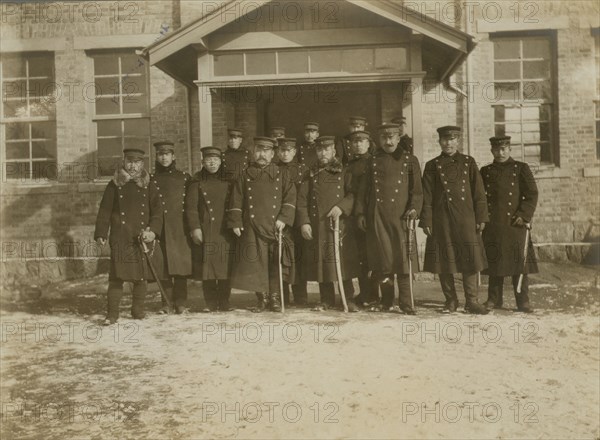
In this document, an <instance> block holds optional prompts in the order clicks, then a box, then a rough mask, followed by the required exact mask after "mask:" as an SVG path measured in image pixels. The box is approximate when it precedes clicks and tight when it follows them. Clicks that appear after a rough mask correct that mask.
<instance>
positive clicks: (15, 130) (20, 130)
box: [5, 122, 29, 141]
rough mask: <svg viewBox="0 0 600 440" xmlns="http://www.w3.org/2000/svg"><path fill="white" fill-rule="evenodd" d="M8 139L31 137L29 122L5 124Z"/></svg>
mask: <svg viewBox="0 0 600 440" xmlns="http://www.w3.org/2000/svg"><path fill="white" fill-rule="evenodd" d="M5 127H6V140H7V141H10V140H24V139H29V123H27V122H11V123H8V124H6V125H5Z"/></svg>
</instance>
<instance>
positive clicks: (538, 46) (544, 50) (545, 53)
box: [523, 38, 550, 60]
mask: <svg viewBox="0 0 600 440" xmlns="http://www.w3.org/2000/svg"><path fill="white" fill-rule="evenodd" d="M523 58H544V59H546V60H548V59H550V40H549V39H547V38H523Z"/></svg>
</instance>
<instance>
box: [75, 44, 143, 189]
mask: <svg viewBox="0 0 600 440" xmlns="http://www.w3.org/2000/svg"><path fill="white" fill-rule="evenodd" d="M136 50H137V48H135V47H131V48H122V47H119V48H110V49H98V50H88V51H86V53H87V56H88V60H89V64H90V70H91V77H92V81H93V82H94V84H95V83H96V78H110V77H115V75H104V74H103V75H96V71H95V65H94V59H95V57H97V56H106V55H113V56H118V57H119V58H118V60H119V61H118V66H119V71H118V76H117V78H118V82H119V95H118V96H119V97H120V99H119V111H120V112H121V113H119V114H116V113H114V114H98V113H97V112H96V100H97V99H98V98H99V97H102V98H106V97H110V96H114V95H106V94H102V95H96V93H95V91H94V99H93V100H91V101H92V102H90V103H89V104H90V107H89V108H90V114H91V115H92V118H91V121H92V126H93V129H92V130H91V134H92V136H91V140H90V141H91V142H92V146H93V147H92V148H93V151H94V161H95V176H94V180H96V181H100V182H104V181H108V180H110V179H111V178H112V175H102V174H100V155H99V154H98V153H99V148H98V147H99V143H98V140H99V135H98V122H102V121H118V122H120V123H121V136H120V139H121V147H122V148H124V147H125V140H126V139H127V138H128V136H126V135H125V128H124V125H125V122H126V121H128V120H130V121H131V120H147V121H148V122H149V131H148V135H147V145H146V147H147V149H146V153H147V158H148V163H147V164H146V170H149V166H150V165H151V163H152V162H151V161H152V145H151V142H152V118H151V113H152V108H151V97H150V93H151V90H150V66H149V64H148V62H147V61H146V60H144V62H143V64H142V65H140V68H143V69H145V84H144V86H145V89H146V93H145V96H144V98H145V111H143V112H138V113H122V111H123V100H124V99H125V97H127V96H130V95H128V94H124V93H122V92H123V89H122V84H123V79H122V78H123V77H125V78H126V77H128V76H129V73H127V72H123V71H122V55H135V56H137V57H138V59H141V57H140V56H139V55H137V54H136ZM94 90H95V88H94ZM111 137H115V138H116V136H102V138H111ZM106 157H108V156H106ZM111 157H112V158H114V159H116V158H117V157H119V158H121V157H122V154H121V155H119V156H111Z"/></svg>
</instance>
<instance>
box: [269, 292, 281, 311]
mask: <svg viewBox="0 0 600 440" xmlns="http://www.w3.org/2000/svg"><path fill="white" fill-rule="evenodd" d="M271 311H273V312H281V299H280V297H279V293H271Z"/></svg>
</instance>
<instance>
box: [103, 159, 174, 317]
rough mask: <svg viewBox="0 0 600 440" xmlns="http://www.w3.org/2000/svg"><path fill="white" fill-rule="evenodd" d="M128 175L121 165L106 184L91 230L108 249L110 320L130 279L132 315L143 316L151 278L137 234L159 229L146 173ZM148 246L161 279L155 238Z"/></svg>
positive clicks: (158, 215) (159, 220) (155, 201)
mask: <svg viewBox="0 0 600 440" xmlns="http://www.w3.org/2000/svg"><path fill="white" fill-rule="evenodd" d="M125 151H129V150H125ZM135 151H137V150H135ZM140 157H143V151H141V152H140ZM129 177H130V176H129V174H127V172H126V171H125V170H124V169H122V168H121V169H119V170H117V172H116V173H115V177H114V178H113V179H112V180H111V181H110V182H109V183H108V185H107V186H106V189H105V190H104V194H103V196H102V200H101V202H100V208H99V210H98V216H97V218H96V228H95V231H94V239H96V240H97V239H98V238H103V239H106V238H107V237H108V243H109V245H110V249H111V256H110V272H109V276H108V281H109V285H108V301H107V303H108V304H107V308H108V316H107V318H108V319H109V320H110V321H111V322H115V321H116V320H117V319H118V318H119V304H120V301H121V296H122V294H123V282H124V281H132V282H133V292H132V293H133V295H132V296H133V303H132V308H131V314H132V316H133V317H134V318H136V319H141V318H143V317H144V298H145V296H146V285H147V280H149V279H153V275H152V272H151V271H150V268H149V267H148V265H147V262H146V258H145V256H144V255H143V252H142V250H141V247H140V244H139V242H138V237H139V236H140V232H141V231H142V230H144V229H146V228H147V227H149V228H150V230H151V231H152V232H154V234H155V235H156V236H157V237H159V236H160V233H161V231H162V229H163V225H162V216H161V211H160V202H159V197H158V193H156V191H155V190H154V189H153V188H151V187H150V185H149V184H150V176H149V174H148V173H147V172H146V171H145V170H142V174H141V176H140V178H138V179H136V180H133V179H130V180H129ZM109 231H110V235H109ZM148 247H150V248H151V249H153V252H152V259H153V265H154V267H155V268H156V270H157V271H158V273H157V275H158V277H159V278H162V277H163V276H164V274H163V259H162V252H161V250H160V246H158V242H157V241H155V242H154V244H148Z"/></svg>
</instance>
